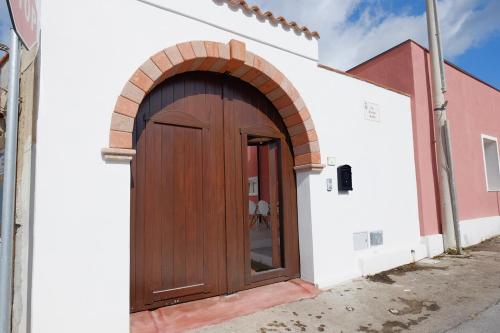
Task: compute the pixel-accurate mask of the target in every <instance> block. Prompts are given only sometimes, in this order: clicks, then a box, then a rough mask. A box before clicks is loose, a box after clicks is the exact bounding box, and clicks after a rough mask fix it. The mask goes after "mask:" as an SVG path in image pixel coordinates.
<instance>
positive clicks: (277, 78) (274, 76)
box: [269, 66, 285, 85]
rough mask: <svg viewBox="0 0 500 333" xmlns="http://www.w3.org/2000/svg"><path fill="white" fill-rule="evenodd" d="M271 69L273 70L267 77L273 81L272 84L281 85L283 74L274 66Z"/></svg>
mask: <svg viewBox="0 0 500 333" xmlns="http://www.w3.org/2000/svg"><path fill="white" fill-rule="evenodd" d="M273 69H274V70H273V71H272V72H271V73H270V74H269V77H270V78H271V80H273V81H274V82H276V83H277V84H278V85H281V83H282V82H283V80H284V79H285V75H283V73H281V72H280V71H279V70H278V69H276V68H275V67H274V66H273Z"/></svg>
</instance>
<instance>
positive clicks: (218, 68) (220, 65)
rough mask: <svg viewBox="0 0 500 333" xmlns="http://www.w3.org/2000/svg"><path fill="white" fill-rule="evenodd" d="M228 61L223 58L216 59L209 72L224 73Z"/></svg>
mask: <svg viewBox="0 0 500 333" xmlns="http://www.w3.org/2000/svg"><path fill="white" fill-rule="evenodd" d="M228 61H229V60H227V59H224V58H217V59H216V61H215V62H214V64H213V65H212V67H210V69H209V70H210V71H212V72H218V73H224V71H225V68H226V64H227V62H228Z"/></svg>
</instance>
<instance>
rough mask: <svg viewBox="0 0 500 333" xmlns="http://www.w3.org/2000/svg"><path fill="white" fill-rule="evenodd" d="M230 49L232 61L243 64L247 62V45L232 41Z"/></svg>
mask: <svg viewBox="0 0 500 333" xmlns="http://www.w3.org/2000/svg"><path fill="white" fill-rule="evenodd" d="M229 49H230V54H231V59H232V60H237V61H238V62H240V63H241V64H243V63H245V60H246V53H247V50H246V45H245V43H243V42H240V41H239V40H236V39H231V40H230V41H229Z"/></svg>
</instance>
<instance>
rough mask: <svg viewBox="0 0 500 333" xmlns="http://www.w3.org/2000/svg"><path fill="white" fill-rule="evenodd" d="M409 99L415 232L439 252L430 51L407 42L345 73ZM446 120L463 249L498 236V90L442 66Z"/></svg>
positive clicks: (468, 75)
mask: <svg viewBox="0 0 500 333" xmlns="http://www.w3.org/2000/svg"><path fill="white" fill-rule="evenodd" d="M348 72H349V73H351V74H354V75H356V76H358V77H362V78H365V79H368V80H371V81H373V82H377V83H379V84H383V85H385V86H388V87H392V88H394V89H398V90H401V91H404V92H406V93H408V94H410V95H411V97H412V103H411V104H412V115H413V136H414V145H415V158H416V173H417V179H418V181H417V184H418V191H419V214H420V233H421V235H422V236H423V237H425V239H426V243H427V244H428V246H429V248H430V249H431V252H432V253H436V254H437V253H439V252H441V251H442V240H441V223H440V221H439V192H438V189H437V184H438V182H437V176H436V161H435V149H434V127H433V126H434V125H433V121H434V119H433V115H432V105H433V104H432V99H431V95H430V92H431V78H430V60H429V52H428V50H427V49H425V48H424V47H422V46H420V45H418V44H417V43H415V42H414V41H411V40H409V41H406V42H404V43H402V44H400V45H398V46H396V47H394V48H392V49H390V50H388V51H386V52H384V53H382V54H381V55H378V56H376V57H375V58H373V59H371V60H368V61H366V62H365V63H363V64H360V65H358V66H356V67H354V68H353V69H351V70H349V71H348ZM445 72H446V81H447V92H446V94H445V97H446V100H447V101H448V106H447V109H448V119H449V126H450V132H451V141H452V158H453V166H454V173H455V183H456V191H457V204H458V215H459V220H460V229H461V235H462V244H463V246H470V245H473V244H476V243H479V242H481V241H483V240H485V239H487V238H490V237H493V236H495V235H498V234H500V216H499V215H500V194H499V190H500V181H499V180H500V168H499V163H498V159H499V157H498V156H499V155H498V137H499V135H500V107H499V105H500V92H499V91H498V89H497V88H495V87H493V86H491V85H489V84H487V83H485V82H483V81H481V80H480V79H478V78H476V77H474V76H472V75H470V74H468V73H467V72H465V71H464V70H462V69H460V68H458V67H457V66H455V65H453V64H452V63H450V62H446V63H445Z"/></svg>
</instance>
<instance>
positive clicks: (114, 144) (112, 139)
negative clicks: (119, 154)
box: [109, 130, 132, 148]
mask: <svg viewBox="0 0 500 333" xmlns="http://www.w3.org/2000/svg"><path fill="white" fill-rule="evenodd" d="M109 147H110V148H132V133H129V132H120V131H113V130H111V131H110V132H109Z"/></svg>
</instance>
